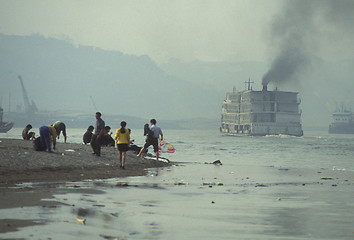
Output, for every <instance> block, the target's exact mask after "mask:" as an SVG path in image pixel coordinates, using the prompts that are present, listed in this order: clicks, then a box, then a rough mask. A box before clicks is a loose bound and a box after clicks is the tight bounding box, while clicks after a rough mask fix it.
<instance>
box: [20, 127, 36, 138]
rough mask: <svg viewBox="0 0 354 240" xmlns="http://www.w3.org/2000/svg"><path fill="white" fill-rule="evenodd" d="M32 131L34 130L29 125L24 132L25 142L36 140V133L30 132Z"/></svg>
mask: <svg viewBox="0 0 354 240" xmlns="http://www.w3.org/2000/svg"><path fill="white" fill-rule="evenodd" d="M31 129H32V125H31V124H27V126H26V127H25V128H24V129H23V130H22V138H23V139H24V140H34V139H35V133H34V132H30V130H31Z"/></svg>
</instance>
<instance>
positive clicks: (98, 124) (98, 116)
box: [95, 112, 105, 134]
mask: <svg viewBox="0 0 354 240" xmlns="http://www.w3.org/2000/svg"><path fill="white" fill-rule="evenodd" d="M101 116H102V115H101V113H100V112H96V127H95V134H100V132H101V130H102V129H103V128H104V126H105V122H104V121H103V120H102V118H101Z"/></svg>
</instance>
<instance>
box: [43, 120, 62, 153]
mask: <svg viewBox="0 0 354 240" xmlns="http://www.w3.org/2000/svg"><path fill="white" fill-rule="evenodd" d="M39 135H40V139H41V145H42V146H43V147H45V148H46V150H47V151H48V152H54V153H55V152H57V151H55V145H56V138H57V135H58V134H57V130H56V129H55V128H54V127H53V126H51V125H50V126H42V127H40V128H39ZM52 143H53V148H52Z"/></svg>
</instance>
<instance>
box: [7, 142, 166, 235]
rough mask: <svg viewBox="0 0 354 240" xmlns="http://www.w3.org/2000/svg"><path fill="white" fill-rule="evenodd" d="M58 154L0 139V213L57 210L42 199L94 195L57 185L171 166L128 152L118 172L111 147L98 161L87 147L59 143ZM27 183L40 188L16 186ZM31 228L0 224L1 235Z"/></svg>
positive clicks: (27, 222)
mask: <svg viewBox="0 0 354 240" xmlns="http://www.w3.org/2000/svg"><path fill="white" fill-rule="evenodd" d="M57 150H58V152H59V153H48V152H38V151H35V150H34V149H33V144H32V141H24V140H22V139H0V209H4V208H18V207H20V208H22V207H26V206H43V207H52V206H57V205H58V204H60V203H57V202H55V201H50V200H48V201H43V200H42V199H51V198H52V196H53V194H56V193H58V192H62V191H64V192H65V193H67V192H71V191H72V192H78V191H79V192H80V191H81V192H82V191H84V192H90V191H95V190H91V189H86V190H82V189H72V190H68V189H60V187H58V183H63V182H76V181H83V180H90V179H108V178H121V177H128V176H143V175H145V174H146V173H147V169H149V168H159V167H165V166H169V165H170V164H169V163H166V162H162V161H156V160H147V159H144V158H139V157H136V153H135V152H131V151H128V152H127V159H126V164H125V169H120V168H119V165H118V163H119V161H118V151H117V149H115V148H114V147H102V149H101V156H100V157H97V156H96V155H93V154H92V149H91V146H90V145H84V144H77V143H65V144H64V143H60V142H59V143H57ZM26 182H31V183H41V184H39V185H38V187H33V186H31V187H23V186H22V187H18V184H21V183H26ZM6 217H7V216H6ZM34 224H38V223H36V222H35V221H32V220H20V219H11V216H9V217H7V218H6V219H1V220H0V233H1V232H2V233H3V232H8V231H15V230H16V229H18V228H20V227H24V226H31V225H34Z"/></svg>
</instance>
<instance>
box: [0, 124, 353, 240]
mask: <svg viewBox="0 0 354 240" xmlns="http://www.w3.org/2000/svg"><path fill="white" fill-rule="evenodd" d="M17 131H19V130H17ZM84 131H85V130H84V129H69V130H68V134H69V137H68V141H70V142H78V143H79V142H80V141H81V137H82V134H83V132H84ZM16 133H17V132H16ZM14 135H15V130H13V131H12V132H9V133H8V134H7V135H6V136H5V137H14ZM164 135H165V138H166V139H167V140H168V141H169V142H171V143H172V144H173V145H174V146H175V148H176V152H175V153H174V154H165V155H163V156H164V157H167V158H169V159H170V160H171V161H174V162H178V163H177V164H176V165H174V166H171V167H168V168H164V169H152V170H151V171H150V172H149V174H148V175H147V176H144V177H130V178H124V179H109V180H94V181H86V182H80V183H77V182H76V183H63V184H60V185H58V186H57V187H58V188H67V189H77V188H80V189H94V190H95V192H92V191H91V192H86V193H82V192H81V193H74V192H71V193H66V194H56V195H55V200H56V201H59V202H62V203H64V204H65V205H59V206H57V207H55V208H43V207H25V208H22V209H2V210H0V218H6V216H12V217H13V218H17V219H31V220H36V221H38V222H39V223H41V224H40V225H35V226H31V227H26V228H22V229H20V231H17V232H9V233H5V234H0V238H23V239H354V224H353V219H354V201H353V197H354V189H353V186H354V135H329V134H327V133H326V132H315V131H313V132H311V131H308V132H306V131H305V135H304V136H303V137H289V136H265V137H226V136H222V135H220V133H219V132H218V131H214V130H208V131H192V130H164ZM132 138H134V139H135V140H136V143H137V144H138V145H142V144H143V142H144V137H143V136H142V130H134V129H133V131H132ZM215 160H220V161H221V162H222V165H214V164H210V163H212V162H214V161H215ZM127 161H128V162H129V159H127ZM30 185H31V184H30ZM34 186H36V187H39V186H40V184H36V185H34ZM77 217H79V218H81V219H86V222H85V224H82V223H80V222H79V221H78V220H77Z"/></svg>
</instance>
